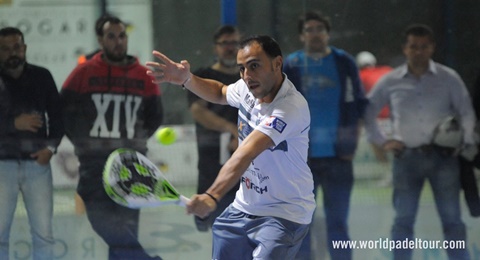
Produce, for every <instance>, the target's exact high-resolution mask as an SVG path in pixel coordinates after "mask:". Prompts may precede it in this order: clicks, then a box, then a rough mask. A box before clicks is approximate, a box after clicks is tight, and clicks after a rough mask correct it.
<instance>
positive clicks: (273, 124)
mask: <svg viewBox="0 0 480 260" xmlns="http://www.w3.org/2000/svg"><path fill="white" fill-rule="evenodd" d="M265 126H268V127H270V128H273V129H275V130H277V131H278V132H279V133H282V132H283V130H284V129H285V127H286V126H287V123H285V122H284V121H283V120H282V119H280V118H277V117H275V116H271V117H270V118H268V119H267V120H266V122H265Z"/></svg>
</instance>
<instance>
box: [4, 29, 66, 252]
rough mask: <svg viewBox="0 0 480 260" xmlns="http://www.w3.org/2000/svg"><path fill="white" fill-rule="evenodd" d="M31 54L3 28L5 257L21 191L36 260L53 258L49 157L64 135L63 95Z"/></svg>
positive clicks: (14, 32)
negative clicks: (61, 102) (31, 57)
mask: <svg viewBox="0 0 480 260" xmlns="http://www.w3.org/2000/svg"><path fill="white" fill-rule="evenodd" d="M26 50H27V45H26V44H25V42H24V36H23V33H22V32H21V31H20V30H19V29H17V28H14V27H5V28H3V29H1V30H0V102H1V103H2V104H0V109H1V111H0V259H9V237H10V229H11V225H12V221H13V218H14V213H15V209H16V206H17V199H18V194H19V193H21V194H22V197H23V201H24V204H25V207H26V209H27V215H28V219H29V223H30V233H31V236H32V246H33V251H32V256H33V257H32V258H33V259H35V260H38V259H53V257H54V256H53V247H54V239H53V232H52V218H53V183H52V171H51V167H50V159H51V158H52V156H53V154H54V153H55V150H56V147H57V146H58V145H59V143H60V141H61V138H62V137H63V134H64V129H63V124H62V115H61V105H60V97H59V94H58V90H57V86H56V85H55V81H54V80H53V77H52V74H51V73H50V71H48V70H47V69H45V68H43V67H39V66H36V65H33V64H30V63H27V62H26ZM2 80H3V83H4V85H3V84H2Z"/></svg>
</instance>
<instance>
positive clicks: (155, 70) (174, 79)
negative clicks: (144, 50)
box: [146, 51, 192, 85]
mask: <svg viewBox="0 0 480 260" xmlns="http://www.w3.org/2000/svg"><path fill="white" fill-rule="evenodd" d="M153 56H155V57H156V58H158V59H159V60H160V61H161V63H160V62H154V61H148V62H147V63H146V66H147V67H150V68H151V69H149V70H148V71H147V74H148V75H150V76H153V77H154V78H155V80H154V81H153V82H154V83H156V84H160V83H163V82H168V83H173V84H177V85H183V84H185V83H186V82H187V81H188V80H189V79H190V78H191V77H192V73H191V72H190V64H189V63H188V61H186V60H182V61H181V62H180V63H176V62H174V61H172V60H171V59H169V58H168V57H167V56H165V55H164V54H163V53H161V52H159V51H153Z"/></svg>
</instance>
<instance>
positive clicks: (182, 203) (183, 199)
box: [178, 195, 190, 207]
mask: <svg viewBox="0 0 480 260" xmlns="http://www.w3.org/2000/svg"><path fill="white" fill-rule="evenodd" d="M189 202H190V199H189V198H187V197H185V196H183V195H180V200H179V201H178V205H179V206H182V207H185V206H187V203H189Z"/></svg>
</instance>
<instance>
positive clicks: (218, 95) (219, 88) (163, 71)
mask: <svg viewBox="0 0 480 260" xmlns="http://www.w3.org/2000/svg"><path fill="white" fill-rule="evenodd" d="M153 56H155V57H156V58H157V59H158V60H159V61H160V62H155V61H148V62H147V63H146V66H147V67H149V68H150V69H149V70H148V71H147V74H148V75H150V76H152V77H154V79H155V80H154V83H156V84H160V83H164V82H167V83H172V84H176V85H183V86H184V87H185V88H187V89H189V90H190V91H192V92H193V93H195V94H196V95H197V96H199V97H201V98H203V99H205V100H207V101H209V102H212V103H217V104H227V99H226V93H227V86H225V85H224V84H223V83H221V82H219V81H216V80H211V79H204V78H200V77H197V76H195V75H193V74H192V72H190V63H188V61H186V60H182V61H180V63H177V62H174V61H172V60H171V59H170V58H168V57H167V56H165V55H164V54H163V53H161V52H159V51H153Z"/></svg>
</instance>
